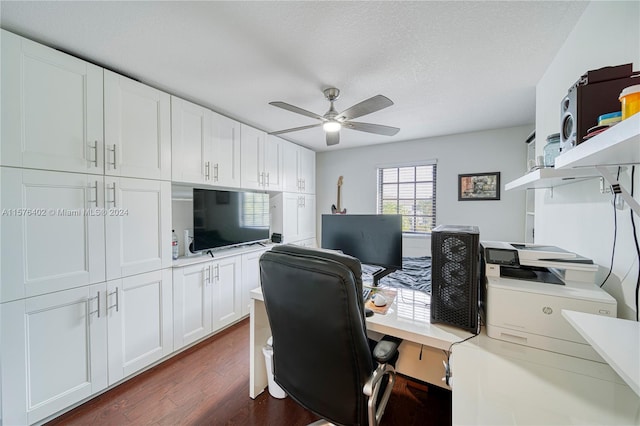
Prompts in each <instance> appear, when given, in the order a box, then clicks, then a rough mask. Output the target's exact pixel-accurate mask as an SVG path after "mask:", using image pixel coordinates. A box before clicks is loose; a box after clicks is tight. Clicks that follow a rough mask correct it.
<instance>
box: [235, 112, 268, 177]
mask: <svg viewBox="0 0 640 426" xmlns="http://www.w3.org/2000/svg"><path fill="white" fill-rule="evenodd" d="M263 150H264V132H261V131H260V130H258V129H254V128H253V127H249V126H245V125H244V124H241V125H240V162H241V165H240V173H241V175H240V185H241V186H242V187H243V188H247V189H263V181H264V169H263V168H264V160H263V157H264V153H263Z"/></svg>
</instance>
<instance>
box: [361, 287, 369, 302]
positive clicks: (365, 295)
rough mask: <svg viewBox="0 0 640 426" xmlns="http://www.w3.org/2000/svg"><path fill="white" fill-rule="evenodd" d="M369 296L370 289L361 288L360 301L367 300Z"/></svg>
mask: <svg viewBox="0 0 640 426" xmlns="http://www.w3.org/2000/svg"><path fill="white" fill-rule="evenodd" d="M370 294H371V289H370V288H369V287H363V288H362V300H367V299H368V298H369V295H370Z"/></svg>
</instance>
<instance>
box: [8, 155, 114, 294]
mask: <svg viewBox="0 0 640 426" xmlns="http://www.w3.org/2000/svg"><path fill="white" fill-rule="evenodd" d="M102 181H103V178H102V176H97V175H85V174H77V173H62V172H50V171H43V170H28V169H15V168H10V167H0V188H1V192H0V210H1V211H2V215H1V216H0V233H1V234H2V239H0V254H1V256H0V279H1V285H2V288H1V291H0V294H1V300H0V301H2V302H6V301H9V300H16V299H20V298H23V297H31V296H35V295H39V294H45V293H50V292H53V291H60V290H66V289H69V288H73V287H79V286H83V285H87V284H90V283H97V282H102V281H104V280H105V266H104V256H105V251H104V250H105V249H104V241H105V240H104V217H103V216H101V215H99V214H95V213H96V209H95V207H96V206H97V205H98V204H97V201H96V200H99V199H101V198H102ZM103 206H104V205H103V204H100V207H103Z"/></svg>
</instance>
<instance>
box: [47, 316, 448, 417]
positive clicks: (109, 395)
mask: <svg viewBox="0 0 640 426" xmlns="http://www.w3.org/2000/svg"><path fill="white" fill-rule="evenodd" d="M316 420H318V417H317V416H315V415H314V414H312V413H310V412H308V411H307V410H305V409H304V408H302V407H300V406H299V405H298V404H297V403H295V402H293V401H292V400H291V398H285V399H282V400H280V399H275V398H273V397H271V396H270V395H269V393H268V392H266V391H265V392H263V393H262V394H261V395H260V396H258V397H257V398H256V399H255V400H252V399H251V398H249V320H248V319H245V320H243V321H241V322H240V323H238V324H236V325H234V326H233V327H230V328H229V329H227V330H225V331H223V332H221V333H219V334H217V335H215V336H212V337H211V338H209V339H207V340H205V341H203V342H202V343H200V344H198V345H197V346H194V347H193V348H190V349H188V350H187V351H185V352H183V353H181V354H179V355H177V356H175V357H173V358H171V359H169V360H167V361H165V362H164V363H162V364H160V365H158V366H156V367H154V368H152V369H150V370H148V371H146V372H144V373H142V374H140V375H138V376H136V377H134V378H133V379H131V380H128V381H127V382H125V383H123V384H121V385H119V386H117V387H115V388H114V389H111V390H109V391H108V392H105V393H104V394H102V395H100V396H98V397H96V398H94V399H92V400H90V401H88V402H86V403H85V404H83V405H81V406H79V407H77V408H75V409H74V410H72V411H69V412H67V413H65V414H63V415H61V416H60V417H58V418H56V419H54V420H53V421H51V422H49V423H48V425H52V426H53V425H89V424H90V425H92V426H100V425H118V426H120V425H274V426H275V425H286V426H297V425H307V424H309V423H311V422H314V421H316ZM450 424H451V393H450V392H449V391H447V390H444V389H441V388H438V387H437V386H429V387H427V386H426V385H425V384H423V383H418V382H415V381H413V380H410V379H408V378H406V377H402V376H398V380H397V381H396V384H395V386H394V389H393V393H392V396H391V399H390V400H389V403H388V405H387V409H386V411H385V414H384V417H383V419H382V425H386V426H396V425H397V426H400V425H402V426H412V425H415V426H418V425H420V426H430V425H434V426H435V425H437V426H441V425H450Z"/></svg>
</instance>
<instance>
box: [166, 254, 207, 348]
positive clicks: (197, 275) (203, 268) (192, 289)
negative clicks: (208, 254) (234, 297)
mask: <svg viewBox="0 0 640 426" xmlns="http://www.w3.org/2000/svg"><path fill="white" fill-rule="evenodd" d="M210 275H211V265H210V262H206V263H198V264H196V265H190V266H185V267H183V268H173V344H174V346H175V349H180V348H183V347H185V346H187V345H189V344H191V343H193V342H195V341H197V340H199V339H202V338H203V337H205V336H207V335H208V334H210V333H211V331H212V328H211V322H212V315H211V307H212V300H211V285H209V279H210Z"/></svg>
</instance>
